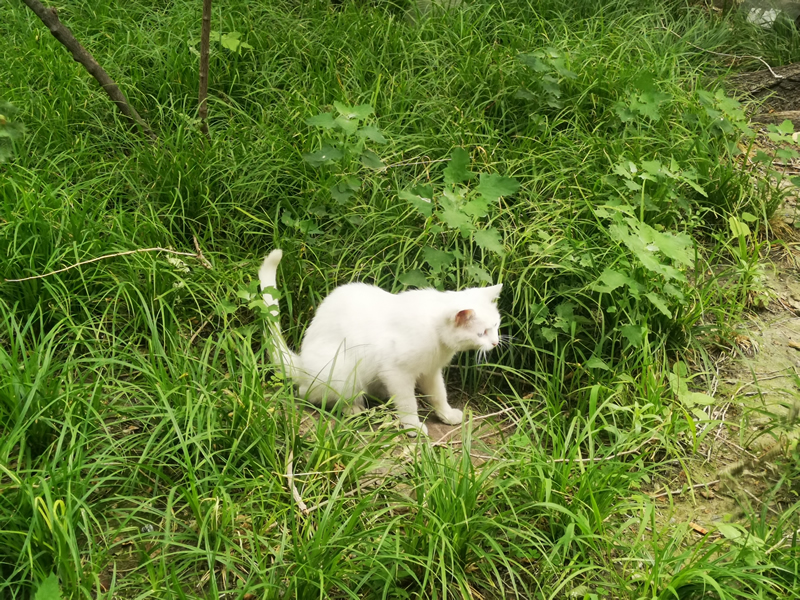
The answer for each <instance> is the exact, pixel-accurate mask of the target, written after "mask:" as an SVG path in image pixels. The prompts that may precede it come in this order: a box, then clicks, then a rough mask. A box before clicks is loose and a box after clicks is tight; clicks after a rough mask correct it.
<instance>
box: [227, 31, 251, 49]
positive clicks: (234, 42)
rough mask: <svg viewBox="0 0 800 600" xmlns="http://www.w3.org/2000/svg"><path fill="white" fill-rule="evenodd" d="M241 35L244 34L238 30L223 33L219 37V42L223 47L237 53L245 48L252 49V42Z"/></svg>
mask: <svg viewBox="0 0 800 600" xmlns="http://www.w3.org/2000/svg"><path fill="white" fill-rule="evenodd" d="M241 36H242V34H241V33H239V32H238V31H231V32H230V33H226V34H223V35H222V36H221V37H220V38H219V43H220V44H221V45H222V47H223V48H227V49H228V50H231V51H233V52H236V53H241V52H242V50H243V49H247V50H252V49H253V47H252V46H251V45H250V44H248V43H247V42H243V41H241V40H240V39H239V38H240V37H241Z"/></svg>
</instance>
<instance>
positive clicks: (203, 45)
mask: <svg viewBox="0 0 800 600" xmlns="http://www.w3.org/2000/svg"><path fill="white" fill-rule="evenodd" d="M210 38H211V0H203V25H202V28H201V29H200V92H199V93H198V95H197V102H198V104H199V105H200V107H199V109H198V116H199V117H200V131H201V132H202V133H203V135H205V136H206V137H209V136H208V53H209V44H210Z"/></svg>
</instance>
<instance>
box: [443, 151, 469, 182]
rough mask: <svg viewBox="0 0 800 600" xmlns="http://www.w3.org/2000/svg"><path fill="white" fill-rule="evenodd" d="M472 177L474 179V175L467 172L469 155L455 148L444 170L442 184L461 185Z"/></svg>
mask: <svg viewBox="0 0 800 600" xmlns="http://www.w3.org/2000/svg"><path fill="white" fill-rule="evenodd" d="M473 177H475V173H473V172H472V171H470V170H469V154H468V153H467V151H466V150H464V149H463V148H456V149H455V150H453V154H452V155H451V156H450V162H449V163H448V165H447V168H446V169H445V170H444V182H445V183H446V184H448V185H449V184H453V183H461V182H462V181H468V180H470V179H472V178H473Z"/></svg>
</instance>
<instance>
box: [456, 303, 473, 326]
mask: <svg viewBox="0 0 800 600" xmlns="http://www.w3.org/2000/svg"><path fill="white" fill-rule="evenodd" d="M474 316H475V311H474V310H472V309H470V308H467V309H464V310H460V311H458V312H457V313H456V327H464V326H465V325H466V324H467V323H469V322H470V321H471V320H472V317H474Z"/></svg>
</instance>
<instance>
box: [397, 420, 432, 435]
mask: <svg viewBox="0 0 800 600" xmlns="http://www.w3.org/2000/svg"><path fill="white" fill-rule="evenodd" d="M401 425H402V426H403V428H404V429H405V430H406V435H407V436H408V437H412V438H413V437H417V433H419V432H422V434H423V435H428V426H427V425H425V423H421V422H419V421H417V422H416V423H401Z"/></svg>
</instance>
